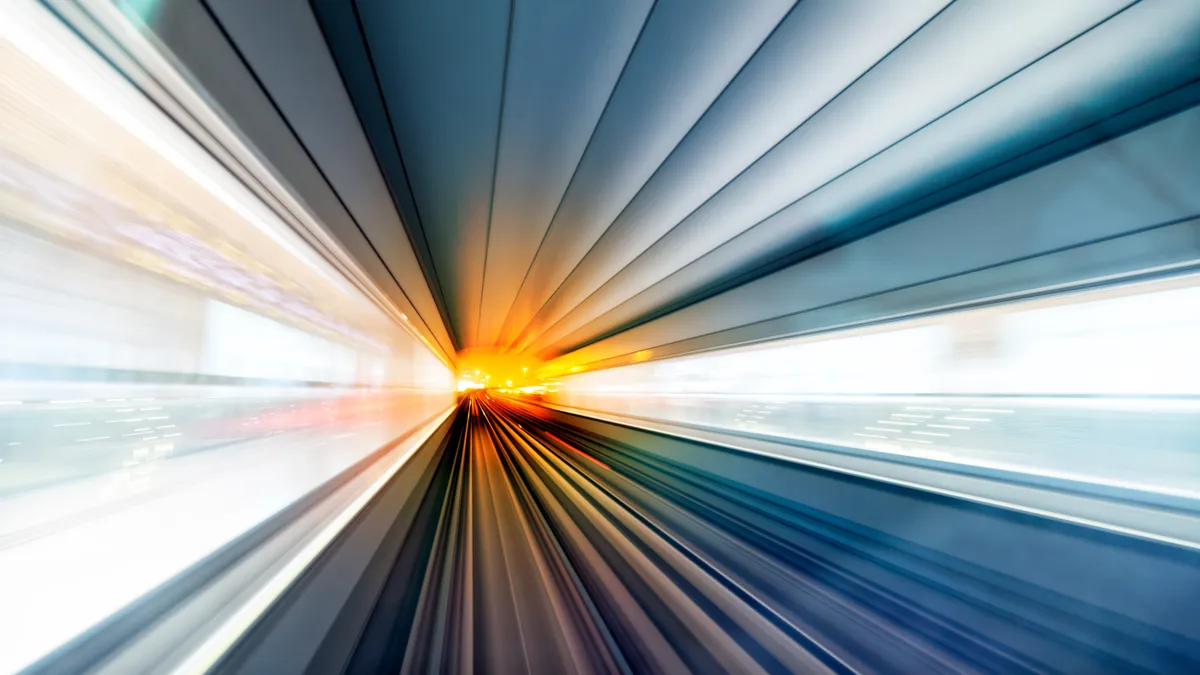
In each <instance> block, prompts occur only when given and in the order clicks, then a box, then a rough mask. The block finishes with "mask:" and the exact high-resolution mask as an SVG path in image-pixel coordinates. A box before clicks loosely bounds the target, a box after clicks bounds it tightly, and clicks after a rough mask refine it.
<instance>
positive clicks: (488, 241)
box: [474, 0, 517, 346]
mask: <svg viewBox="0 0 1200 675" xmlns="http://www.w3.org/2000/svg"><path fill="white" fill-rule="evenodd" d="M516 13H517V3H516V0H509V3H508V34H507V36H506V37H505V41H504V72H503V74H502V76H501V78H500V110H499V112H497V113H496V151H495V154H493V155H492V194H491V197H490V198H489V199H488V222H487V234H486V235H485V236H484V239H483V273H482V274H481V275H480V279H479V312H478V314H477V316H476V318H475V345H474V346H478V345H479V325H480V324H481V323H482V322H483V292H484V289H486V288H487V261H488V253H489V249H490V248H491V246H492V217H493V216H494V215H495V214H496V180H497V179H498V177H499V171H500V135H501V134H502V133H503V131H504V100H505V95H506V94H507V93H508V67H509V62H508V59H509V56H510V55H511V53H512V37H513V19H514V15H515V14H516ZM497 339H498V338H497Z"/></svg>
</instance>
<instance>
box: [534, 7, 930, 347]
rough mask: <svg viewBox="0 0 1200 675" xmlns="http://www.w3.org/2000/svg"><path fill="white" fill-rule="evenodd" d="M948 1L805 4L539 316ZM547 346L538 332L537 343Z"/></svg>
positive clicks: (802, 120)
mask: <svg viewBox="0 0 1200 675" xmlns="http://www.w3.org/2000/svg"><path fill="white" fill-rule="evenodd" d="M946 4H947V3H946V0H924V1H922V2H910V3H893V4H889V5H886V6H881V5H879V3H876V2H872V1H871V0H852V1H849V2H846V1H843V0H806V1H805V2H801V3H799V4H797V5H796V6H795V8H794V9H793V10H792V11H791V12H789V13H788V15H787V17H786V18H784V20H783V21H782V22H781V23H780V24H779V26H778V28H776V29H775V31H774V32H773V33H772V34H771V36H770V37H769V38H768V39H767V41H766V42H765V43H764V44H763V45H762V47H761V48H760V49H759V50H758V52H757V53H756V54H755V55H754V58H753V59H751V60H750V62H749V63H747V64H746V66H745V68H743V70H742V71H741V72H740V73H738V75H737V77H736V78H734V80H733V81H732V82H731V83H730V84H729V86H728V87H727V88H726V89H725V91H724V92H723V93H722V94H721V96H720V98H718V99H717V101H716V102H714V103H713V105H712V107H710V108H709V109H708V110H707V111H706V112H705V114H704V116H703V117H702V118H701V119H700V120H699V121H698V122H697V123H696V125H695V126H693V127H692V128H691V130H689V131H688V133H687V135H686V136H685V137H684V138H683V139H682V140H681V141H680V143H679V145H678V146H677V147H676V148H674V149H673V150H672V151H671V154H670V156H669V157H668V158H667V159H666V160H665V161H664V162H663V163H662V165H660V166H659V167H658V168H657V169H656V170H655V172H654V175H653V176H651V178H650V179H649V180H648V181H647V182H646V183H645V184H644V185H643V186H642V187H641V188H640V189H639V190H638V193H637V195H636V196H635V197H634V198H633V200H632V201H630V202H629V204H628V205H626V206H625V207H624V209H623V210H622V211H621V212H620V215H619V216H617V218H616V219H615V220H614V221H613V223H612V225H611V226H610V227H609V228H608V229H607V230H605V231H604V234H603V235H602V236H601V237H600V238H599V240H597V242H596V245H595V246H593V247H592V249H591V250H590V251H589V252H588V254H587V256H586V257H585V258H584V259H583V260H582V261H580V263H579V265H578V267H576V268H575V269H574V270H573V271H572V272H571V274H570V275H569V276H568V277H567V278H566V280H565V281H563V283H562V286H561V287H560V288H559V289H558V291H557V292H556V293H555V296H554V298H553V300H552V301H551V302H550V303H548V306H547V307H545V308H544V309H543V311H542V312H541V313H540V314H539V319H544V320H545V322H548V323H547V324H546V325H549V324H550V323H553V322H555V321H558V320H560V319H562V318H563V317H564V316H565V315H566V314H567V313H568V312H570V313H572V314H574V313H575V312H574V311H573V310H574V309H575V308H576V306H577V305H578V304H579V303H580V302H581V301H583V299H584V298H585V297H587V296H588V295H589V294H590V293H592V292H593V291H595V290H596V289H597V288H599V287H600V286H601V285H602V284H604V283H605V281H606V280H608V279H609V278H610V277H612V276H613V275H615V274H617V272H619V271H620V270H621V268H622V267H624V266H625V265H627V264H629V263H630V262H631V261H633V260H634V259H635V258H637V257H638V255H639V254H641V253H642V252H643V251H644V250H645V249H646V248H647V247H649V246H650V245H651V244H653V243H654V242H655V241H657V240H658V239H659V238H660V237H662V236H663V235H664V234H666V233H667V232H668V231H670V230H671V228H672V227H674V226H675V225H676V224H678V223H679V222H680V221H683V220H684V219H685V218H687V217H688V215H689V214H690V213H692V212H693V211H694V210H696V209H697V208H700V207H701V206H702V205H703V204H704V203H705V202H706V201H707V200H709V199H710V198H712V197H713V195H714V194H716V193H717V192H719V191H720V190H721V189H722V187H723V186H725V185H726V184H727V183H729V182H730V181H731V180H733V179H735V178H737V177H738V175H739V174H740V173H741V172H743V171H745V170H746V169H747V168H748V167H750V166H751V165H752V164H754V162H755V161H756V160H759V159H760V158H761V157H762V156H763V155H764V154H765V153H767V152H768V151H770V150H771V149H772V148H773V147H774V146H775V145H776V144H777V143H779V142H781V141H782V140H783V139H784V138H785V137H787V136H788V135H789V134H790V133H791V132H792V131H793V130H795V129H796V128H797V127H798V126H800V125H802V124H806V123H808V122H809V121H811V118H812V117H813V116H814V115H815V114H818V113H819V111H820V110H822V108H823V107H824V106H826V105H827V104H828V103H829V102H830V101H831V100H832V99H835V98H837V97H838V96H839V94H840V93H841V92H843V90H845V89H846V88H847V87H849V86H851V85H852V83H854V82H855V81H856V80H857V79H859V78H860V77H861V76H862V75H863V73H864V72H866V71H869V70H871V68H872V67H873V66H875V65H876V64H877V63H878V62H879V61H880V60H881V59H884V58H885V57H886V56H888V54H889V53H890V52H891V51H892V50H894V49H896V47H897V45H899V44H901V43H903V42H904V41H905V40H906V39H908V38H910V36H913V34H914V33H915V32H917V31H919V30H921V28H922V26H923V25H925V24H926V22H928V21H929V20H930V19H931V18H932V17H934V16H935V15H937V14H938V12H939V11H940V10H941V9H942V8H943V7H945V5H946ZM813 161H814V162H819V161H820V158H814V159H813ZM572 318H574V317H572ZM557 328H558V326H555V329H557ZM548 332H555V331H548ZM534 337H538V336H536V335H535V336H534ZM550 341H552V340H550ZM546 342H547V339H543V338H539V339H537V340H536V341H534V342H533V343H532V345H533V348H534V349H537V348H538V347H542V346H545V344H546Z"/></svg>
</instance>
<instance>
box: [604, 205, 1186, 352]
mask: <svg viewBox="0 0 1200 675" xmlns="http://www.w3.org/2000/svg"><path fill="white" fill-rule="evenodd" d="M1197 217H1200V213H1193V214H1191V215H1188V216H1182V217H1180V218H1173V219H1171V220H1168V221H1165V222H1161V223H1155V224H1153V225H1147V226H1145V227H1140V228H1137V229H1135V230H1130V231H1128V232H1121V233H1119V234H1112V235H1108V236H1105V237H1098V238H1096V239H1089V240H1087V241H1082V242H1078V243H1075V244H1070V245H1067V246H1060V247H1058V248H1054V249H1051V250H1049V251H1041V252H1038V253H1031V254H1029V255H1023V256H1019V257H1016V258H1012V259H1009V260H1003V261H1000V262H996V263H991V264H988V265H982V266H980V267H976V268H973V269H969V270H963V271H961V272H953V273H950V274H943V275H942V276H940V277H934V278H933V279H924V280H921V281H914V282H913V283H910V284H904V285H903V286H897V287H895V288H889V289H886V290H882V291H874V292H872V293H864V294H863V295H857V296H854V297H852V298H846V299H843V300H835V301H833V302H827V303H825V304H823V305H817V306H815V307H809V308H807V309H801V310H798V311H795V312H788V313H786V314H778V315H776V316H771V317H767V318H764V319H756V320H754V321H751V322H749V323H744V324H741V325H738V326H731V327H729V328H722V329H720V330H715V331H710V332H708V333H701V334H700V335H693V336H691V337H686V338H683V339H681V340H672V341H670V342H665V343H663V344H661V345H657V346H654V347H647V348H646V349H661V348H663V347H670V346H672V345H679V344H683V343H686V342H688V341H690V340H699V339H702V338H706V337H712V336H716V335H720V334H721V333H727V332H729V331H734V330H740V329H742V328H750V327H752V326H755V325H758V324H762V323H768V322H771V321H778V320H779V319H786V318H788V317H791V316H800V315H802V314H808V313H810V312H816V311H820V310H823V309H829V308H831V307H837V306H838V305H844V304H848V303H852V302H860V301H862V300H869V299H871V298H874V297H878V296H881V295H886V294H888V293H892V292H896V291H905V290H909V289H913V288H918V287H920V286H924V285H926V284H933V283H938V282H942V281H947V280H949V279H955V278H957V277H962V276H967V275H971V274H978V273H980V272H986V271H988V270H992V269H998V268H1001V267H1006V266H1008V265H1016V264H1018V263H1022V262H1027V261H1030V260H1036V259H1038V258H1043V257H1046V256H1051V255H1057V254H1059V253H1066V252H1068V251H1072V250H1075V249H1079V248H1083V247H1085V246H1094V245H1096V244H1103V243H1105V242H1109V241H1115V240H1117V239H1122V238H1124V237H1133V236H1137V235H1139V234H1145V233H1146V232H1151V231H1154V230H1159V229H1163V228H1167V227H1171V226H1172V225H1179V224H1181V223H1186V222H1188V221H1189V220H1195V219H1196V218H1197ZM1193 266H1194V265H1193ZM1139 274H1141V275H1144V274H1146V273H1138V272H1133V273H1132V275H1133V276H1135V277H1136V276H1139ZM1151 274H1153V273H1151ZM1071 283H1074V284H1075V285H1074V286H1073V287H1071V288H1068V289H1064V290H1063V291H1051V292H1050V293H1038V290H1037V289H1031V290H1028V291H1024V292H1022V291H1014V294H1022V293H1023V294H1024V295H1023V296H1022V298H1021V299H1026V300H1028V299H1032V298H1036V297H1040V296H1042V295H1052V294H1054V293H1066V292H1070V291H1072V290H1075V289H1077V288H1082V289H1083V290H1087V289H1089V288H1098V287H1104V286H1109V285H1116V284H1119V283H1120V281H1117V282H1111V283H1110V282H1103V281H1101V282H1093V283H1086V282H1083V281H1076V282H1064V283H1063V284H1058V285H1068V284H1071ZM1013 302H1015V300H1014V301H1013ZM951 304H962V305H965V306H964V307H958V308H953V309H942V310H939V309H932V310H930V309H926V310H917V311H915V312H912V313H910V315H908V316H902V317H899V318H896V319H888V318H882V319H874V320H872V319H868V320H865V321H862V322H859V323H855V324H852V325H851V326H846V327H845V328H846V329H849V328H854V327H858V326H870V325H875V324H884V323H889V322H895V321H902V320H905V319H908V318H919V317H921V316H934V315H937V314H943V313H946V312H950V311H956V309H957V310H965V309H971V308H972V307H984V306H988V305H995V304H998V303H997V302H988V301H986V300H974V301H972V300H965V301H963V302H962V303H951ZM836 330H839V328H837V327H834V328H828V329H824V330H822V329H816V330H813V331H808V332H805V333H804V334H819V333H828V332H833V331H836ZM790 335H791V336H794V335H796V333H792V334H790ZM788 337H789V334H785V335H779V336H771V337H766V338H762V339H759V340H747V341H744V342H741V343H738V345H747V344H758V343H763V342H769V341H772V340H776V339H787V338H788ZM727 346H730V347H732V346H736V345H720V346H716V347H710V348H707V349H697V350H694V351H693V352H685V353H701V352H711V351H718V350H720V349H724V348H725V347H727ZM637 351H642V350H634V351H633V352H625V353H624V354H620V355H618V356H611V357H608V358H606V359H602V360H603V361H608V360H609V359H620V358H625V357H628V356H629V355H630V354H633V353H635V352H637ZM681 355H683V353H681V354H672V355H671V356H672V357H673V356H681ZM663 358H670V357H663ZM653 360H660V359H653Z"/></svg>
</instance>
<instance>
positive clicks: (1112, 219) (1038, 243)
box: [566, 108, 1200, 364]
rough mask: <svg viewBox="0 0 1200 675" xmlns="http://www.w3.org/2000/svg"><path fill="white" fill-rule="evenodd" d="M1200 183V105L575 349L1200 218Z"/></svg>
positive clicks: (731, 322) (589, 350) (675, 338)
mask: <svg viewBox="0 0 1200 675" xmlns="http://www.w3.org/2000/svg"><path fill="white" fill-rule="evenodd" d="M1197 185H1200V108H1193V109H1190V110H1188V111H1186V112H1183V113H1180V114H1178V115H1175V116H1173V117H1171V118H1169V119H1166V120H1163V121H1161V122H1158V123H1156V124H1154V125H1152V126H1149V127H1146V128H1143V129H1140V130H1138V131H1136V132H1133V133H1131V134H1128V135H1126V136H1123V137H1121V138H1118V139H1115V140H1112V141H1109V142H1107V143H1104V144H1102V145H1099V146H1096V147H1094V148H1092V149H1090V150H1088V151H1086V152H1083V153H1080V154H1077V155H1074V156H1072V157H1068V158H1066V159H1064V160H1062V161H1059V162H1057V163H1055V164H1052V165H1050V166H1047V167H1044V168H1042V169H1039V170H1037V171H1034V172H1031V173H1028V174H1025V175H1023V176H1021V177H1019V178H1016V179H1014V180H1012V181H1009V182H1007V183H1004V184H1001V185H998V186H996V187H994V188H991V189H989V190H986V191H984V192H981V193H978V194H976V195H974V196H971V197H968V198H966V199H962V200H960V201H957V202H955V203H953V204H950V205H948V206H946V207H943V208H941V209H938V210H936V211H933V212H930V213H928V214H925V215H923V216H920V217H918V218H914V219H912V220H910V221H908V222H905V223H903V224H901V225H897V226H894V227H892V228H889V229H887V230H884V231H882V232H879V233H877V234H874V235H871V236H869V237H866V238H864V239H860V240H858V241H856V242H854V243H851V244H848V245H846V246H843V247H841V248H838V249H834V250H832V251H829V252H827V253H824V254H821V255H819V256H816V257H814V258H812V259H810V260H807V261H805V262H802V263H800V264H797V265H794V266H792V267H789V268H787V269H784V270H781V271H778V272H775V273H773V274H770V275H768V276H765V277H763V278H761V279H758V280H756V281H753V282H751V283H748V284H745V285H743V286H741V287H738V288H736V289H733V290H730V291H727V292H725V293H722V294H720V295H717V296H714V297H712V298H710V299H708V300H705V301H702V302H698V303H696V304H694V305H691V306H689V307H686V308H684V309H682V310H680V311H677V312H674V313H672V314H669V315H667V316H664V317H662V318H659V319H656V320H654V321H651V322H649V323H646V324H643V325H641V326H638V327H636V328H633V329H631V330H628V331H625V332H623V333H620V334H618V335H615V336H613V337H610V338H607V339H605V340H601V341H599V342H597V343H595V344H592V345H590V346H588V347H585V348H583V349H581V350H578V351H576V352H574V353H572V354H570V355H569V356H568V357H566V358H567V359H569V360H570V362H571V363H573V364H574V363H580V362H599V361H604V360H606V359H611V358H614V357H619V356H622V355H627V354H633V353H635V352H637V351H639V350H648V349H653V348H655V347H659V346H661V345H668V344H672V343H677V342H680V341H683V340H688V339H690V338H694V337H697V336H702V335H709V334H715V333H719V332H721V331H728V330H731V329H734V328H737V327H739V326H746V325H749V324H753V323H757V322H762V321H766V320H770V319H774V318H777V317H784V316H787V315H790V314H795V313H799V312H805V311H810V310H813V309H816V308H820V307H825V306H830V305H834V304H837V303H841V302H846V301H850V300H853V299H856V298H862V297H867V296H870V295H874V294H878V293H883V292H886V291H889V290H893V289H897V288H902V287H907V286H912V285H916V284H921V283H926V282H930V281H935V280H938V279H941V278H944V277H948V276H953V275H956V274H962V273H965V272H968V271H971V270H978V269H983V268H987V267H992V266H998V265H1003V264H1005V263H1012V262H1016V261H1019V260H1021V259H1024V258H1028V257H1031V256H1037V255H1040V254H1045V253H1049V252H1053V251H1055V250H1058V249H1063V248H1069V247H1073V246H1079V245H1082V244H1086V243H1088V242H1092V241H1099V240H1102V239H1105V238H1111V237H1117V236H1120V235H1123V234H1127V233H1131V232H1134V231H1136V230H1139V229H1142V228H1146V227H1150V226H1154V225H1159V224H1165V223H1170V222H1175V221H1181V220H1186V219H1189V218H1194V217H1196V216H1197V215H1200V191H1198V190H1196V187H1195V186H1197ZM1183 236H1184V239H1183V240H1182V241H1183V242H1187V241H1188V239H1187V235H1186V234H1185V235H1183ZM1172 241H1176V242H1177V243H1178V241H1180V240H1178V239H1175V240H1172ZM1192 247H1193V248H1192V250H1190V251H1189V250H1186V249H1185V250H1184V251H1183V255H1184V257H1185V258H1186V257H1187V256H1189V255H1190V256H1194V257H1196V258H1197V259H1200V241H1195V242H1193V243H1192ZM1144 258H1145V256H1144V252H1142V253H1139V255H1131V256H1130V257H1129V261H1130V263H1131V264H1136V263H1137V262H1138V261H1139V260H1143V259H1144ZM1027 283H1028V284H1030V285H1036V284H1037V283H1039V282H1038V280H1037V279H1036V278H1030V279H1029V280H1028V282H1027ZM1055 283H1064V280H1063V279H1061V278H1059V279H1056V280H1055ZM1008 290H1009V291H1011V290H1012V289H1008ZM761 337H766V336H760V338H761Z"/></svg>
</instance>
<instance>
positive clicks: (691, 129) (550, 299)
mask: <svg viewBox="0 0 1200 675" xmlns="http://www.w3.org/2000/svg"><path fill="white" fill-rule="evenodd" d="M802 2H804V0H796V2H795V3H793V4H792V6H791V7H790V8H788V11H787V12H784V14H783V17H781V18H780V19H779V21H778V22H777V23H776V24H775V26H774V27H772V28H771V32H769V33H767V36H766V37H765V38H763V40H762V42H760V43H759V44H758V46H757V47H755V48H754V51H753V52H752V53H751V54H750V56H749V57H748V58H747V59H746V60H745V62H743V63H742V65H741V66H739V67H738V70H737V72H736V73H734V74H733V77H730V78H729V81H728V82H726V83H725V86H723V87H721V91H720V92H719V93H718V94H717V95H716V96H714V97H713V100H712V101H709V103H708V105H707V106H705V108H704V112H702V113H700V115H699V117H697V118H696V121H695V122H692V125H691V126H690V127H688V130H687V131H686V132H685V133H684V134H683V137H682V138H680V139H679V142H678V143H676V144H675V147H673V148H671V151H670V152H669V153H667V156H666V157H664V158H663V161H661V162H659V164H658V166H656V167H655V168H654V171H653V172H651V174H650V176H649V177H648V178H647V179H646V181H645V182H644V183H642V185H641V187H639V188H638V189H637V192H635V193H634V194H633V197H631V198H630V199H629V201H628V202H626V203H625V206H623V207H621V211H620V212H619V213H618V214H617V215H616V217H615V218H613V220H612V222H610V223H609V224H608V225H607V226H606V227H605V228H604V231H603V232H601V233H600V236H599V237H597V238H596V241H594V242H592V245H591V246H589V247H588V250H587V252H585V253H584V254H583V256H582V257H580V258H579V260H578V261H577V262H576V263H575V266H574V267H572V268H571V271H570V272H568V273H567V276H565V277H563V280H562V281H560V282H559V283H558V286H556V287H555V289H554V292H552V293H551V294H550V295H549V297H547V298H546V300H545V302H543V303H542V305H541V306H540V307H538V311H537V312H534V316H533V319H536V318H537V315H538V314H540V313H541V312H542V310H543V309H544V308H545V307H546V306H547V305H549V304H550V303H551V302H553V301H554V298H555V297H556V296H557V295H558V293H559V291H561V290H562V287H563V286H565V285H566V283H567V282H568V281H570V280H571V277H572V276H574V275H575V272H576V270H578V269H579V266H580V265H582V264H583V262H584V261H585V260H587V257H588V256H589V255H591V254H592V251H594V250H595V249H596V246H598V245H599V244H600V242H601V241H603V240H604V237H605V236H607V235H608V233H609V232H610V230H611V228H612V226H613V225H614V224H615V223H616V222H617V221H619V220H621V216H623V215H625V212H626V211H628V210H629V207H630V206H632V205H633V203H634V202H635V201H637V198H638V197H639V196H641V194H642V192H644V191H645V190H646V186H648V185H650V183H651V182H653V181H654V177H655V176H657V175H658V174H659V172H660V171H662V168H663V167H664V166H666V165H667V163H668V162H670V161H671V158H672V157H674V156H675V153H676V152H678V151H679V148H681V147H682V146H683V144H684V143H686V142H687V140H688V138H689V137H691V135H692V133H693V132H695V131H696V128H697V127H699V126H700V125H701V123H702V122H704V119H705V118H706V117H708V114H709V113H710V112H711V111H712V109H713V107H714V106H716V105H717V103H718V102H720V100H721V97H723V96H724V95H725V92H727V91H729V88H730V87H732V86H733V84H734V82H737V79H738V78H739V77H740V76H741V75H742V73H743V72H745V70H746V69H747V68H748V67H750V62H751V61H753V60H754V57H756V56H758V55H759V53H760V52H761V51H762V50H763V48H765V47H766V46H767V43H768V42H770V41H771V38H772V37H774V36H775V34H776V33H777V32H779V29H780V27H782V26H783V24H785V23H787V20H788V18H789V17H791V15H792V12H794V11H796V8H797V7H799V6H800V4H801V3H802ZM784 138H786V136H785V137H784ZM780 142H782V141H780ZM772 148H774V146H772ZM770 151H771V150H770V149H768V150H767V152H770ZM763 154H766V153H763ZM760 157H761V155H760ZM755 161H757V160H755ZM740 174H741V172H739V175H740ZM736 178H737V177H736V176H735V177H734V179H736ZM730 182H732V181H730ZM714 194H715V193H714ZM706 201H707V200H706ZM702 206H703V205H702ZM697 208H699V207H697ZM689 215H690V214H689ZM685 218H686V217H685ZM622 269H624V268H622ZM589 297H590V295H589ZM585 300H586V298H585ZM559 320H561V317H560V319H559ZM532 323H533V320H531V321H530V324H532ZM557 324H558V321H555V322H554V323H553V324H551V325H550V326H547V327H546V329H545V330H543V331H541V333H538V336H539V337H540V336H541V335H542V333H545V332H546V331H548V330H550V329H551V328H553V327H554V326H555V325H557ZM527 330H528V325H527V326H526V331H527ZM523 337H525V332H522V333H521V335H519V336H518V338H517V340H518V341H520V339H521V338H523ZM535 342H536V340H535ZM531 346H532V345H531Z"/></svg>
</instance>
